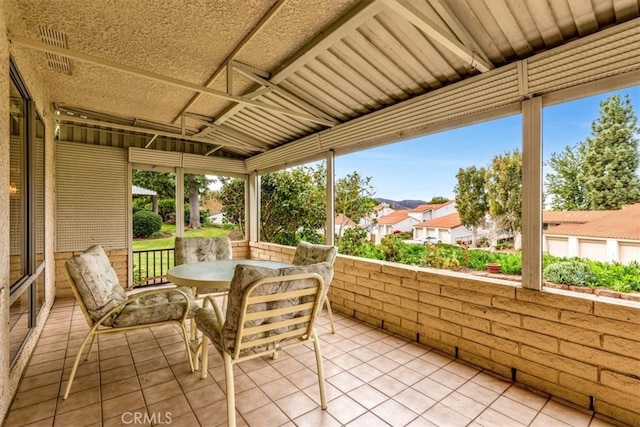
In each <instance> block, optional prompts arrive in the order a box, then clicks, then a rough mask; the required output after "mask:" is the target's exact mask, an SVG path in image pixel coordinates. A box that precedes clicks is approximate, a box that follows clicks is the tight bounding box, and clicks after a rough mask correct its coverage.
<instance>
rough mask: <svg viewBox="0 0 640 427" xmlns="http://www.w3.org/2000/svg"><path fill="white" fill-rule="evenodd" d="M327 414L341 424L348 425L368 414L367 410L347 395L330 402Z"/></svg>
mask: <svg viewBox="0 0 640 427" xmlns="http://www.w3.org/2000/svg"><path fill="white" fill-rule="evenodd" d="M327 412H328V413H329V414H331V416H332V417H333V418H335V419H336V420H338V422H340V423H341V424H345V425H346V424H348V423H350V422H351V421H353V420H355V419H356V418H358V417H359V416H360V415H362V414H364V413H366V412H367V409H366V408H365V407H364V406H362V405H360V404H359V403H358V402H356V401H355V400H353V399H352V398H350V397H349V396H347V395H342V396H340V397H338V398H337V399H334V400H332V401H331V402H330V404H329V405H328V407H327Z"/></svg>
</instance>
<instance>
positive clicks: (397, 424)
mask: <svg viewBox="0 0 640 427" xmlns="http://www.w3.org/2000/svg"><path fill="white" fill-rule="evenodd" d="M371 412H373V413H374V414H376V415H377V416H378V417H379V418H380V419H382V420H383V421H385V422H386V423H387V424H389V425H391V426H394V427H401V426H405V425H407V424H409V423H410V422H411V421H413V420H414V419H416V418H418V414H416V413H415V412H413V411H412V410H410V409H409V408H407V407H405V406H403V405H402V404H400V403H398V402H396V401H395V400H387V401H386V402H384V403H382V404H381V405H378V406H376V407H375V408H373V409H372V410H371Z"/></svg>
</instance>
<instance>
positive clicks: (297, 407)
mask: <svg viewBox="0 0 640 427" xmlns="http://www.w3.org/2000/svg"><path fill="white" fill-rule="evenodd" d="M275 403H276V405H278V408H280V410H282V412H284V413H285V414H286V415H287V416H288V417H289V418H290V419H295V418H298V417H299V416H301V415H303V414H305V413H307V412H309V411H311V410H312V409H314V408H316V407H317V406H318V404H317V403H316V402H314V401H313V400H312V399H311V398H310V397H309V396H307V395H306V394H305V393H304V392H302V391H297V392H295V393H293V394H289V395H287V396H285V397H283V398H281V399H278V400H276V402H275ZM241 412H242V411H241Z"/></svg>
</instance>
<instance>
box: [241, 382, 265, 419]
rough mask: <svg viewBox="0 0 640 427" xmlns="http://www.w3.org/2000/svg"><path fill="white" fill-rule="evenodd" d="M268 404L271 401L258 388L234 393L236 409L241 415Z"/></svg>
mask: <svg viewBox="0 0 640 427" xmlns="http://www.w3.org/2000/svg"><path fill="white" fill-rule="evenodd" d="M269 402H271V399H269V397H268V396H267V395H266V394H264V392H263V391H262V390H260V389H259V388H258V387H254V388H252V389H249V390H246V391H243V392H239V393H238V392H236V409H237V410H238V411H239V412H240V413H241V414H246V413H249V412H251V411H254V410H256V409H258V408H261V407H262V406H264V405H266V404H267V403H269Z"/></svg>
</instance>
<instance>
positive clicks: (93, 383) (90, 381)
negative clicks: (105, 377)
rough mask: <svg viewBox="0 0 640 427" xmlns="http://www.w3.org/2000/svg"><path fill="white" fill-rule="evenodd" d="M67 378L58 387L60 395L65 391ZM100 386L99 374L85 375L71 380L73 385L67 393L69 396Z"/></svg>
mask: <svg viewBox="0 0 640 427" xmlns="http://www.w3.org/2000/svg"><path fill="white" fill-rule="evenodd" d="M68 381H69V379H68V378H65V379H64V381H63V382H62V384H61V385H60V395H62V394H64V392H65V390H66V389H67V382H68ZM99 386H100V375H99V374H91V375H85V376H84V377H78V378H74V379H73V383H72V384H71V390H70V391H69V393H70V394H69V395H71V393H78V392H80V391H84V390H88V389H90V388H94V387H99Z"/></svg>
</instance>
